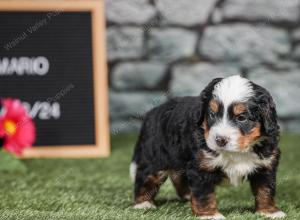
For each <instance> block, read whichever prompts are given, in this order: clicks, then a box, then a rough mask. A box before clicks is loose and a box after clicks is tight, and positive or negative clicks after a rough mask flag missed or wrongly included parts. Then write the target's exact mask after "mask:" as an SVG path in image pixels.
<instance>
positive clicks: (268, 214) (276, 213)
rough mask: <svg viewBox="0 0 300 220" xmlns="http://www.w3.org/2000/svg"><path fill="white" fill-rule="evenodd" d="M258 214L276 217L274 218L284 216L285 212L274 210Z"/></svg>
mask: <svg viewBox="0 0 300 220" xmlns="http://www.w3.org/2000/svg"><path fill="white" fill-rule="evenodd" d="M259 214H261V215H263V216H265V217H268V218H271V219H276V218H285V217H286V214H285V213H284V212H283V211H276V212H272V213H266V212H259Z"/></svg>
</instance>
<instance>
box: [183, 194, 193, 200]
mask: <svg viewBox="0 0 300 220" xmlns="http://www.w3.org/2000/svg"><path fill="white" fill-rule="evenodd" d="M183 199H185V200H187V201H190V200H191V194H185V195H184V196H183Z"/></svg>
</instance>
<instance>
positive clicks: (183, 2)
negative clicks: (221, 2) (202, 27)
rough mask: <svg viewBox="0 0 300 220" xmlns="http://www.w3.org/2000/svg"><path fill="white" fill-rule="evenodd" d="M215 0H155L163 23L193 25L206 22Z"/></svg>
mask: <svg viewBox="0 0 300 220" xmlns="http://www.w3.org/2000/svg"><path fill="white" fill-rule="evenodd" d="M216 2H217V1H216V0H176V1H174V0H157V3H156V4H157V8H158V10H159V12H160V13H161V15H162V17H163V21H162V22H163V23H165V24H175V25H183V26H193V25H199V24H204V23H206V21H207V19H208V16H209V15H210V13H211V11H212V10H213V8H214V6H215V4H216Z"/></svg>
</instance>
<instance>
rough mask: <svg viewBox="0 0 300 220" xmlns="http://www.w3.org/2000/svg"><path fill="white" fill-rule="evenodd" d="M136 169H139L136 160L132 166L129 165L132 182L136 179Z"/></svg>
mask: <svg viewBox="0 0 300 220" xmlns="http://www.w3.org/2000/svg"><path fill="white" fill-rule="evenodd" d="M136 171H137V164H136V162H135V161H132V162H131V164H130V166H129V175H130V178H131V181H132V182H134V181H135V177H136Z"/></svg>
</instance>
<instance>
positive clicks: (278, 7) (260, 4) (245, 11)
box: [223, 0, 300, 24]
mask: <svg viewBox="0 0 300 220" xmlns="http://www.w3.org/2000/svg"><path fill="white" fill-rule="evenodd" d="M299 6H300V4H299V0H242V1H241V0H226V1H225V2H224V7H223V18H224V19H239V20H245V21H263V22H265V23H266V24H269V23H271V22H292V23H295V24H296V23H298V19H299Z"/></svg>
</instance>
